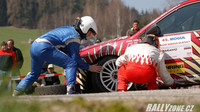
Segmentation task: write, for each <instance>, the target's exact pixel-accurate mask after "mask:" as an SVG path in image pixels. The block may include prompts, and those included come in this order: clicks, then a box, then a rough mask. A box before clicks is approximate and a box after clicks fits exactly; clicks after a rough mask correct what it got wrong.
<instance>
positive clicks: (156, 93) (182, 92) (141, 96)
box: [17, 88, 200, 104]
mask: <svg viewBox="0 0 200 112" xmlns="http://www.w3.org/2000/svg"><path fill="white" fill-rule="evenodd" d="M80 97H81V98H83V99H85V100H88V101H97V100H100V101H112V100H121V101H127V100H136V101H145V102H152V101H153V102H155V101H157V102H162V103H173V102H179V103H184V104H188V103H189V104H191V103H192V104H200V89H197V88H196V89H168V90H151V91H147V90H143V91H129V92H108V93H95V94H79V95H42V96H18V97H17V99H18V100H23V101H33V100H38V101H49V100H62V101H71V100H73V99H74V98H80Z"/></svg>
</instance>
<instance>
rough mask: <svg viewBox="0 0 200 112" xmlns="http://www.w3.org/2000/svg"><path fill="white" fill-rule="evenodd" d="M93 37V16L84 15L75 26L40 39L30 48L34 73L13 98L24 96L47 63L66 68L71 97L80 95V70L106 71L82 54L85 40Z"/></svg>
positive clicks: (47, 34)
mask: <svg viewBox="0 0 200 112" xmlns="http://www.w3.org/2000/svg"><path fill="white" fill-rule="evenodd" d="M91 34H93V35H96V34H97V26H96V23H95V21H94V19H93V18H92V17H90V16H84V17H82V18H77V19H76V21H75V23H74V25H73V26H63V27H59V28H56V29H54V30H52V31H49V32H47V33H45V34H43V35H42V36H40V37H39V38H37V39H36V40H35V41H34V42H33V44H32V45H31V49H30V55H31V72H30V73H29V74H28V75H27V76H26V77H25V78H24V79H23V80H22V81H21V82H20V83H19V84H18V85H17V87H16V88H15V90H14V92H13V96H17V95H21V94H23V92H24V91H25V90H26V89H27V88H28V87H30V86H31V85H32V84H33V82H34V81H36V80H37V79H38V77H39V76H40V73H41V67H42V65H43V63H44V62H49V63H52V64H54V65H58V66H60V67H62V68H64V69H65V73H66V79H67V94H77V92H76V90H75V82H76V70H77V68H81V69H83V70H89V71H91V72H100V71H101V70H102V67H101V66H97V65H96V64H95V65H89V64H88V63H86V62H84V61H83V60H82V59H81V57H80V54H79V46H80V41H81V39H86V38H87V37H90V36H91ZM60 49H62V51H61V50H60Z"/></svg>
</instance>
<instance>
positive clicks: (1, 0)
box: [0, 0, 7, 26]
mask: <svg viewBox="0 0 200 112" xmlns="http://www.w3.org/2000/svg"><path fill="white" fill-rule="evenodd" d="M0 7H1V10H0V26H5V25H7V5H6V0H0Z"/></svg>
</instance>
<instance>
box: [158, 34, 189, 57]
mask: <svg viewBox="0 0 200 112" xmlns="http://www.w3.org/2000/svg"><path fill="white" fill-rule="evenodd" d="M159 42H160V49H161V50H163V51H164V52H165V54H166V55H165V59H166V60H171V59H178V58H186V57H192V45H191V34H180V35H172V36H165V37H160V38H159Z"/></svg>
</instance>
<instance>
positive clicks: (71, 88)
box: [67, 85, 80, 95]
mask: <svg viewBox="0 0 200 112" xmlns="http://www.w3.org/2000/svg"><path fill="white" fill-rule="evenodd" d="M69 94H80V93H79V92H77V91H76V87H75V85H68V86H67V95H69Z"/></svg>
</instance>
